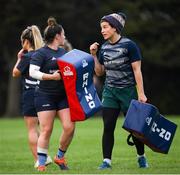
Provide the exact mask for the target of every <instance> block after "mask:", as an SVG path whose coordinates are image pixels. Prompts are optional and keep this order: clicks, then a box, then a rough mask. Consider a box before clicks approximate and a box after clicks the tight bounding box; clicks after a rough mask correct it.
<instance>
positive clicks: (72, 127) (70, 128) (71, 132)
mask: <svg viewBox="0 0 180 175" xmlns="http://www.w3.org/2000/svg"><path fill="white" fill-rule="evenodd" d="M63 130H64V132H65V133H66V134H68V135H70V136H73V135H74V130H75V124H74V123H72V124H66V125H64V126H63Z"/></svg>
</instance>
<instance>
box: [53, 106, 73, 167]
mask: <svg viewBox="0 0 180 175" xmlns="http://www.w3.org/2000/svg"><path fill="white" fill-rule="evenodd" d="M58 116H59V118H60V121H61V123H62V128H63V130H62V134H61V137H60V143H59V149H58V152H57V155H56V156H55V158H54V162H55V163H56V164H57V165H59V167H60V169H61V170H68V169H69V168H68V167H67V164H66V161H65V158H64V154H65V152H66V150H67V149H68V146H69V145H70V143H71V141H72V138H73V135H74V130H75V123H74V122H72V121H71V118H70V111H69V108H64V109H62V110H59V111H58Z"/></svg>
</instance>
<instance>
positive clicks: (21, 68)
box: [12, 25, 52, 166]
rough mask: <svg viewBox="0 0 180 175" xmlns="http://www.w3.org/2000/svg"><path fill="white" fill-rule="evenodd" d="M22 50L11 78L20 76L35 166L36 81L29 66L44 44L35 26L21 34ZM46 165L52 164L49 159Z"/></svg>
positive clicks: (36, 124)
mask: <svg viewBox="0 0 180 175" xmlns="http://www.w3.org/2000/svg"><path fill="white" fill-rule="evenodd" d="M21 43H22V49H21V50H20V51H19V53H18V56H17V58H18V59H17V62H16V64H15V66H14V68H13V73H12V74H13V77H19V76H21V75H22V84H23V94H22V111H23V115H24V120H25V122H26V126H27V129H28V140H29V145H30V148H31V151H32V154H33V157H34V160H35V162H36V163H35V166H37V164H38V162H37V141H38V136H39V131H38V118H37V113H36V109H35V106H34V91H35V88H36V86H37V85H38V81H37V80H36V79H33V78H32V77H30V76H29V64H30V60H31V56H32V54H33V53H34V52H35V50H37V49H39V48H41V47H42V46H43V45H44V43H43V39H42V37H41V33H40V31H39V29H38V27H37V26H35V25H32V26H30V27H27V28H26V29H25V30H24V31H23V32H22V34H21ZM47 160H48V161H47V162H46V163H47V164H48V163H50V162H52V160H51V159H50V157H48V159H47Z"/></svg>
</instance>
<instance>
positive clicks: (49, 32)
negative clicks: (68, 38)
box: [44, 17, 63, 44]
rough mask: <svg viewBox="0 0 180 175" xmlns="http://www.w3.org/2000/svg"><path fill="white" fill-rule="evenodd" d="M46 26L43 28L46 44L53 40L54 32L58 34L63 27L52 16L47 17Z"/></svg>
mask: <svg viewBox="0 0 180 175" xmlns="http://www.w3.org/2000/svg"><path fill="white" fill-rule="evenodd" d="M47 23H48V26H47V27H46V29H45V30H44V39H45V41H46V43H47V44H49V43H51V42H53V40H54V38H55V36H56V34H60V33H61V32H62V30H63V27H62V26H61V25H59V24H58V23H57V22H56V19H55V18H54V17H49V18H48V20H47Z"/></svg>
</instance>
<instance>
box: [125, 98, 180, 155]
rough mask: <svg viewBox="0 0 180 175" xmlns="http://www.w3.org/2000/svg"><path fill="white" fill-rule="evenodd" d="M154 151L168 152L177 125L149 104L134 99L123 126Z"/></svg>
mask: <svg viewBox="0 0 180 175" xmlns="http://www.w3.org/2000/svg"><path fill="white" fill-rule="evenodd" d="M122 127H123V128H124V129H125V130H127V131H129V132H130V133H132V134H133V135H134V136H135V137H137V138H139V139H140V140H141V141H142V142H143V143H144V144H146V145H147V146H149V147H150V148H151V149H152V150H153V151H155V152H160V153H164V154H167V153H168V151H169V148H170V146H171V143H172V140H173V137H174V135H175V132H176V128H177V125H176V124H175V123H173V122H171V121H169V120H167V119H166V118H164V116H162V115H161V114H160V113H159V111H158V109H157V108H156V107H155V106H153V105H151V104H149V103H141V102H139V101H137V100H132V101H131V104H130V106H129V109H128V112H127V114H126V117H125V121H124V124H123V126H122Z"/></svg>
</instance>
